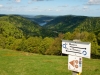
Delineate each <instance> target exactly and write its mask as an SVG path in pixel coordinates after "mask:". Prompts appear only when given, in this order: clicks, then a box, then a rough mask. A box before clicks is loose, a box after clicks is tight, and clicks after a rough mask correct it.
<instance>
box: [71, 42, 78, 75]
mask: <svg viewBox="0 0 100 75" xmlns="http://www.w3.org/2000/svg"><path fill="white" fill-rule="evenodd" d="M73 41H76V42H80V40H73ZM78 74H79V72H75V71H73V72H72V75H78Z"/></svg>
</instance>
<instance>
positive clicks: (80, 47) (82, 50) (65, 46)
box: [62, 40, 91, 58]
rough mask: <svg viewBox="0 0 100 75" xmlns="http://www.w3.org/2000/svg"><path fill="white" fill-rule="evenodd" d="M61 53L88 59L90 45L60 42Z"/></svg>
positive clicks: (86, 43)
mask: <svg viewBox="0 0 100 75" xmlns="http://www.w3.org/2000/svg"><path fill="white" fill-rule="evenodd" d="M62 53H63V54H70V55H75V56H81V57H85V58H90V57H91V55H90V54H91V43H89V42H75V41H68V40H62Z"/></svg>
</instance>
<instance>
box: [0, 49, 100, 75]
mask: <svg viewBox="0 0 100 75" xmlns="http://www.w3.org/2000/svg"><path fill="white" fill-rule="evenodd" d="M67 63H68V57H67V56H49V55H39V54H33V53H27V52H21V51H13V50H7V49H0V75H72V72H71V71H69V70H68V68H67V67H68V64H67ZM82 75H100V60H99V59H85V58H84V59H83V70H82Z"/></svg>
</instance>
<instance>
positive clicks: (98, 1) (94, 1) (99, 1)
mask: <svg viewBox="0 0 100 75" xmlns="http://www.w3.org/2000/svg"><path fill="white" fill-rule="evenodd" d="M87 4H88V5H100V0H89V1H88V3H87Z"/></svg>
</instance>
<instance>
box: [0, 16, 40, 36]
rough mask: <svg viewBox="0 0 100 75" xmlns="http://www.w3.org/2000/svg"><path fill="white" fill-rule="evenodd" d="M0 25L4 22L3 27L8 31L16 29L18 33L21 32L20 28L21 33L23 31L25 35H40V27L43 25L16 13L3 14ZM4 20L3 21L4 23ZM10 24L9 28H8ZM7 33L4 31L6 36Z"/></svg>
mask: <svg viewBox="0 0 100 75" xmlns="http://www.w3.org/2000/svg"><path fill="white" fill-rule="evenodd" d="M0 21H1V23H0V26H1V24H2V26H3V27H5V30H6V31H12V32H13V31H14V30H15V31H16V30H17V31H16V32H15V34H16V33H19V32H18V31H19V30H20V31H21V32H20V33H23V35H24V36H25V37H29V36H39V35H40V31H39V30H40V29H41V27H40V26H39V25H38V24H37V23H35V22H32V21H30V20H27V19H25V18H23V17H21V16H16V15H8V16H3V17H0ZM2 22H3V23H2ZM7 26H8V28H7ZM7 29H13V30H7ZM0 31H1V30H0ZM6 34H7V33H4V35H5V36H7V35H6Z"/></svg>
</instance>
